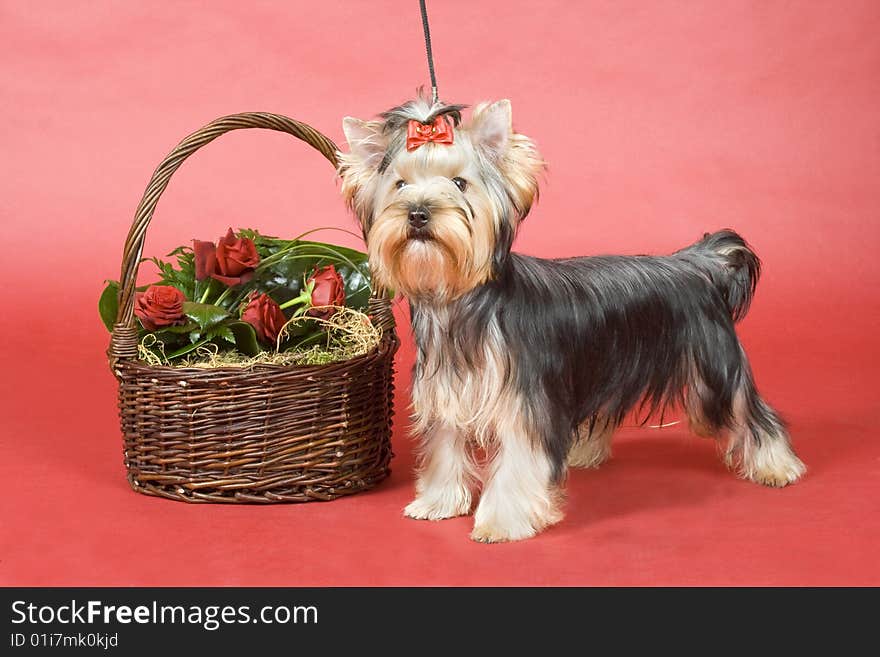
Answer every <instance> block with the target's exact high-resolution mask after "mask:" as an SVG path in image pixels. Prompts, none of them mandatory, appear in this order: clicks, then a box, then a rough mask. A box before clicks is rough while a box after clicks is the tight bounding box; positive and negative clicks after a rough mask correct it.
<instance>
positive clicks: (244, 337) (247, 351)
mask: <svg viewBox="0 0 880 657" xmlns="http://www.w3.org/2000/svg"><path fill="white" fill-rule="evenodd" d="M225 327H226V328H228V329H229V330H230V331H231V332H232V335H233V336H234V338H235V348H236V349H238V351H240V352H241V353H243V354H244V355H245V356H256V355H257V354H258V353H260V352H261V351H262V350H263V349H262V347H260V341H259V340H257V332H256V331H255V330H254V327H253V326H251V325H250V324H248V323H247V322H228V323H226V324H225Z"/></svg>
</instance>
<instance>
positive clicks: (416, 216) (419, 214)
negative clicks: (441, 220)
mask: <svg viewBox="0 0 880 657" xmlns="http://www.w3.org/2000/svg"><path fill="white" fill-rule="evenodd" d="M429 218H430V214H429V213H428V210H427V209H426V208H413V209H412V210H410V211H409V225H410V226H412V227H413V228H424V227H425V225H426V224H427V223H428V219H429Z"/></svg>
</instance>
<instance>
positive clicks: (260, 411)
mask: <svg viewBox="0 0 880 657" xmlns="http://www.w3.org/2000/svg"><path fill="white" fill-rule="evenodd" d="M242 128H266V129H270V130H278V131H281V132H285V133H288V134H290V135H293V136H294V137H297V138H299V139H301V140H302V141H304V142H306V143H307V144H309V145H310V146H312V147H313V148H315V149H316V150H317V151H318V152H320V153H321V154H322V155H324V157H325V158H327V159H328V160H329V161H330V163H331V164H333V165H334V166H335V165H336V150H337V149H336V146H335V144H334V143H333V142H332V141H330V140H329V139H328V138H327V137H325V136H324V135H322V134H321V133H319V132H318V131H316V130H314V129H313V128H311V127H309V126H307V125H305V124H303V123H300V122H299V121H295V120H293V119H289V118H287V117H283V116H278V115H275V114H266V113H246V114H235V115H232V116H226V117H222V118H220V119H217V120H215V121H212V122H211V123H209V124H208V125H206V126H205V127H204V128H202V129H201V130H198V131H196V132H194V133H193V134H191V135H190V136H189V137H187V138H186V139H184V140H183V141H182V142H181V143H180V144H179V145H178V146H177V147H176V148H175V149H174V150H173V151H172V152H171V153H170V154H169V155H168V157H166V158H165V159H164V160H163V161H162V163H161V164H160V165H159V167H158V168H157V169H156V171H155V173H154V174H153V177H152V179H151V180H150V183H149V185H148V186H147V189H146V191H145V192H144V196H143V198H142V199H141V202H140V204H139V205H138V208H137V211H136V213H135V218H134V222H133V224H132V227H131V230H130V232H129V234H128V238H127V239H126V242H125V248H124V250H123V257H122V272H121V275H120V289H119V312H118V315H117V317H116V323H115V325H114V329H113V333H112V337H111V341H110V348H109V349H108V357H109V360H110V366H111V368H112V369H113V372H114V374H115V375H116V377H117V379H118V380H119V414H120V420H121V424H122V434H123V441H124V462H125V467H126V469H127V471H128V481H129V483H130V484H131V486H132V488H133V489H134V490H136V491H139V492H141V493H146V494H149V495H159V496H162V497H167V498H171V499H175V500H181V501H186V502H247V503H254V502H255V503H268V502H307V501H311V500H330V499H334V498H336V497H339V496H341V495H349V494H351V493H356V492H358V491H362V490H366V489H368V488H371V487H373V486H375V485H376V484H377V483H378V482H380V481H381V480H382V479H384V478H385V477H387V476H388V474H389V462H390V460H391V456H392V454H391V415H392V399H393V388H394V384H393V376H394V373H393V359H394V352H395V351H396V349H397V345H398V341H397V336H396V334H395V331H394V317H393V315H392V313H391V305H390V302H389V300H388V299H387V297H386V296H385V295H384V294H383V293H381V292H380V291H376V290H374V293H373V298H371V299H370V309H369V312H370V316H371V318H372V320H373V322H374V323H375V324H376V326H378V327H379V328H380V329H381V330H382V339H381V341H380V343H379V345H378V346H377V347H376V348H375V349H373V350H372V351H370V352H369V353H367V354H365V355H363V356H359V357H356V358H353V359H350V360H346V361H342V362H338V363H331V364H328V365H316V366H272V365H261V366H257V367H254V368H251V369H246V370H243V369H239V368H215V369H196V368H172V367H152V366H148V365H146V364H145V363H143V362H141V361H138V360H137V359H136V356H137V325H136V324H135V321H136V320H135V318H134V298H135V286H136V280H137V271H138V265H139V262H140V259H141V252H142V250H143V245H144V239H145V236H146V230H147V227H148V225H149V223H150V220H151V218H152V216H153V212H154V210H155V209H156V205H157V203H158V201H159V198H160V196H161V194H162V192H163V191H164V190H165V188H166V187H167V185H168V181H169V180H170V178H171V175H172V174H173V173H174V171H176V170H177V168H178V167H179V166H180V165H181V164H182V163H183V161H184V160H185V159H186V158H187V157H189V155H191V154H192V153H194V152H195V151H196V150H198V149H199V148H201V147H202V146H204V145H205V144H207V143H208V142H210V141H213V140H214V139H216V138H217V137H219V136H220V135H222V134H224V133H226V132H229V131H230V130H236V129H242Z"/></svg>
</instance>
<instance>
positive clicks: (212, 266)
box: [193, 240, 217, 281]
mask: <svg viewBox="0 0 880 657" xmlns="http://www.w3.org/2000/svg"><path fill="white" fill-rule="evenodd" d="M216 252H217V247H216V246H214V242H203V241H202V240H193V255H194V256H195V265H196V280H197V281H203V280H205V279H206V278H208V277H209V276H212V275H213V274H214V273H215V272H216V271H217V255H216Z"/></svg>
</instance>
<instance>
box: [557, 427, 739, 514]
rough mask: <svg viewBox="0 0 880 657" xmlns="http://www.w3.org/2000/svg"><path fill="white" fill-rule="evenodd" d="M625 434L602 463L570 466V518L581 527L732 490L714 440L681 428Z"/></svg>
mask: <svg viewBox="0 0 880 657" xmlns="http://www.w3.org/2000/svg"><path fill="white" fill-rule="evenodd" d="M644 431H647V430H643V431H640V432H639V434H637V435H626V436H621V437H619V438H617V439H615V442H614V445H613V456H612V458H611V459H610V460H608V461H607V462H606V463H604V464H602V465H601V466H600V467H599V468H588V469H581V468H571V469H570V470H569V475H568V481H567V486H566V497H567V503H566V505H565V508H566V522H565V523H563V525H562V526H560V528H562V527H564V526H566V525H568V526H571V527H580V526H583V525H597V524H600V523H601V522H603V521H604V520H609V519H612V518H619V517H628V516H636V515H638V514H641V513H646V512H651V511H652V510H656V509H659V508H669V507H675V506H699V505H700V504H702V503H704V502H705V501H706V500H708V499H710V498H713V497H716V496H718V495H728V494H729V490H730V488H729V486H728V485H727V484H726V483H725V482H728V483H729V482H733V481H735V475H734V474H733V473H731V472H730V471H728V470H727V468H726V467H725V466H724V464H723V463H722V462H721V458H720V452H719V450H718V446H717V445H716V443H715V442H714V441H712V440H707V439H701V438H696V437H692V436H689V435H684V434H681V433H675V434H673V433H669V434H667V435H661V436H652V435H644V433H643V432H644Z"/></svg>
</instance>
